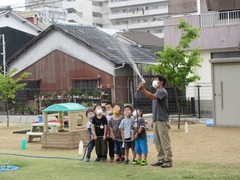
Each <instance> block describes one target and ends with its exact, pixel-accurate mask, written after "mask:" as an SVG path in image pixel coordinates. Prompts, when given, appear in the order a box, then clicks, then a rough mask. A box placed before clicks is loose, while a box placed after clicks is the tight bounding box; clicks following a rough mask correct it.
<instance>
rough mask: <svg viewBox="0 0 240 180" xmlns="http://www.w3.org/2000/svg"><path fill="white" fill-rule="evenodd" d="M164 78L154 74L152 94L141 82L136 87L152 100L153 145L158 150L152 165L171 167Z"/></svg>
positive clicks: (166, 95) (166, 94)
mask: <svg viewBox="0 0 240 180" xmlns="http://www.w3.org/2000/svg"><path fill="white" fill-rule="evenodd" d="M165 84H166V79H165V78H164V77H163V76H160V75H158V76H154V79H153V82H152V86H153V88H154V89H155V90H156V92H155V93H154V94H152V93H151V92H149V91H147V90H146V89H145V88H144V85H143V83H139V85H138V89H139V90H140V91H142V92H143V93H144V94H145V96H147V97H148V98H149V99H151V100H152V112H153V130H154V137H155V146H156V149H157V152H158V155H157V158H158V161H157V162H156V163H154V164H151V165H152V166H161V167H162V168H169V167H172V150H171V142H170V137H169V134H168V133H169V129H170V123H169V113H168V93H167V91H166V89H165V88H164V86H165Z"/></svg>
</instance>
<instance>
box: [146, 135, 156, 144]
mask: <svg viewBox="0 0 240 180" xmlns="http://www.w3.org/2000/svg"><path fill="white" fill-rule="evenodd" d="M147 137H148V139H152V142H153V144H155V137H154V134H149V135H148V136H147Z"/></svg>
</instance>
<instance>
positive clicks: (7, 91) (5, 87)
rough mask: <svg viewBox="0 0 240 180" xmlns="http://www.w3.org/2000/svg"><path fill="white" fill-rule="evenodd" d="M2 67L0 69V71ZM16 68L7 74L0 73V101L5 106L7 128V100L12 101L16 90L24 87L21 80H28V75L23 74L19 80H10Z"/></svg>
mask: <svg viewBox="0 0 240 180" xmlns="http://www.w3.org/2000/svg"><path fill="white" fill-rule="evenodd" d="M1 69H2V67H0V70H1ZM17 71H18V70H17V68H13V69H12V70H11V71H10V72H9V73H7V74H5V75H4V74H2V73H0V101H3V102H4V104H5V109H6V113H7V127H9V116H8V100H9V99H14V98H15V95H16V92H17V90H19V89H21V88H23V87H25V86H26V85H27V84H26V83H21V81H22V79H23V78H28V77H29V76H30V73H28V72H24V73H23V74H22V75H21V76H20V77H19V78H16V79H14V78H12V76H13V74H14V73H16V72H17Z"/></svg>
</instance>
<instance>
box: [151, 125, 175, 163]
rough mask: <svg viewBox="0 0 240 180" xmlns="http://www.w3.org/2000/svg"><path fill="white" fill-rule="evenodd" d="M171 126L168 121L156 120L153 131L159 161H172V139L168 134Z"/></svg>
mask: <svg viewBox="0 0 240 180" xmlns="http://www.w3.org/2000/svg"><path fill="white" fill-rule="evenodd" d="M170 128H171V127H170V123H169V122H168V121H155V122H154V127H153V131H154V137H155V146H156V149H157V152H158V155H157V157H158V160H159V161H172V149H171V141H170V137H169V134H168V133H169V129H170Z"/></svg>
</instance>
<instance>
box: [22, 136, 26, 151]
mask: <svg viewBox="0 0 240 180" xmlns="http://www.w3.org/2000/svg"><path fill="white" fill-rule="evenodd" d="M26 149H27V141H26V139H25V138H23V139H22V150H26Z"/></svg>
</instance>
